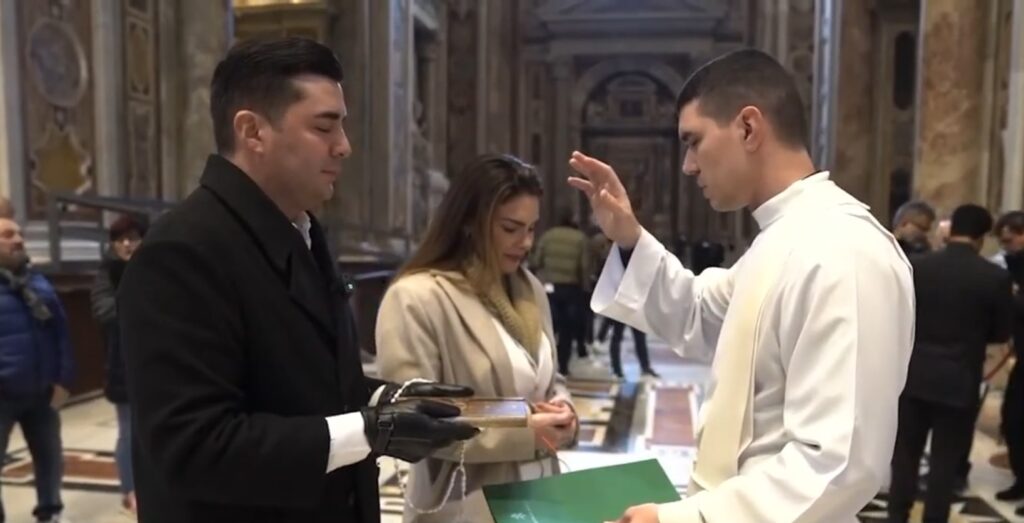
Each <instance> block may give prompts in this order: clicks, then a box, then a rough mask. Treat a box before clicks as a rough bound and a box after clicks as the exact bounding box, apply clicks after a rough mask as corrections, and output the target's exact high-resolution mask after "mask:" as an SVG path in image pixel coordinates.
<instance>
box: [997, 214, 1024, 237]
mask: <svg viewBox="0 0 1024 523" xmlns="http://www.w3.org/2000/svg"><path fill="white" fill-rule="evenodd" d="M1003 229H1010V232H1012V233H1014V234H1024V211H1010V212H1008V213H1006V214H1004V215H1002V216H1000V217H999V220H997V221H996V227H995V233H996V234H1001V233H1002V232H1003Z"/></svg>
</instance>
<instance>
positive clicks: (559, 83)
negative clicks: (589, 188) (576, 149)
mask: <svg viewBox="0 0 1024 523" xmlns="http://www.w3.org/2000/svg"><path fill="white" fill-rule="evenodd" d="M572 72H573V71H572V59H571V58H568V57H562V58H558V59H556V61H555V62H554V63H553V64H551V76H552V78H554V80H555V110H554V113H555V118H554V121H555V125H554V127H553V130H554V134H553V135H552V137H551V138H552V141H553V149H554V154H553V156H554V161H553V169H552V171H551V172H550V173H548V176H545V177H544V183H545V185H546V187H545V188H544V191H545V193H546V194H547V195H548V196H547V200H548V201H547V205H546V207H547V209H548V211H547V212H548V214H549V216H552V217H553V213H554V212H555V210H556V209H559V208H561V207H562V206H564V205H567V204H569V202H570V201H571V195H570V194H569V189H568V186H567V185H566V183H565V178H566V176H567V175H568V169H569V167H568V162H569V155H570V154H572V150H571V147H572V146H571V143H572V138H573V137H572V136H570V133H572V132H573V131H572V129H578V124H577V122H576V120H577V119H578V116H579V115H574V114H572V103H571V101H572V88H573V85H572V84H573V78H572V76H573V74H572Z"/></svg>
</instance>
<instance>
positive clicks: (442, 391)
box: [377, 383, 473, 405]
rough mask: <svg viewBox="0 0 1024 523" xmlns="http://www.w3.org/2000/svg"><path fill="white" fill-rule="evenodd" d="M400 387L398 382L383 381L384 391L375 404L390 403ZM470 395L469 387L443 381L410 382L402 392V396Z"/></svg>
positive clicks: (459, 396) (462, 396) (440, 396)
mask: <svg viewBox="0 0 1024 523" xmlns="http://www.w3.org/2000/svg"><path fill="white" fill-rule="evenodd" d="M401 388H402V385H401V384H398V383H385V384H384V392H382V393H381V395H380V398H379V399H378V400H377V404H378V405H385V404H387V403H391V402H392V401H393V400H394V399H395V395H396V394H398V391H399V390H401ZM472 395H473V389H471V388H469V387H463V386H462V385H448V384H445V383H411V384H409V386H408V387H406V388H405V391H403V392H402V397H403V398H468V397H470V396H472Z"/></svg>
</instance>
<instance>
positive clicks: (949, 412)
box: [888, 204, 1012, 523]
mask: <svg viewBox="0 0 1024 523" xmlns="http://www.w3.org/2000/svg"><path fill="white" fill-rule="evenodd" d="M991 230H992V216H991V215H990V214H989V212H988V211H987V210H985V209H984V208H983V207H979V206H977V205H970V204H969V205H961V206H960V207H958V208H957V209H956V210H955V211H953V217H952V220H951V224H950V236H949V241H948V243H947V245H946V248H945V249H943V250H941V251H937V252H933V253H928V254H920V255H916V256H913V257H911V263H912V264H913V268H914V293H915V295H916V298H917V300H916V301H917V322H916V334H915V338H914V350H913V352H912V353H911V357H910V368H909V370H908V373H907V382H906V386H905V387H904V389H903V394H902V395H901V396H900V403H899V424H898V429H897V433H896V446H895V450H894V453H893V459H892V485H891V486H890V488H889V507H888V511H889V522H890V523H905V522H906V521H907V517H908V515H909V512H910V508H911V505H912V504H913V502H914V499H915V498H916V496H917V481H918V472H919V467H920V463H921V455H922V453H923V451H924V447H925V442H926V441H927V439H928V434H929V432H930V433H931V455H930V465H931V466H930V468H929V472H928V488H927V494H926V498H925V509H924V519H923V521H924V523H937V522H943V523H944V522H945V521H947V520H948V518H949V511H950V505H951V503H952V501H953V494H954V488H955V484H956V479H957V471H958V469H959V468H960V466H961V464H962V462H963V457H964V456H965V455H966V453H967V451H968V449H969V448H970V445H971V441H972V439H973V435H974V424H975V418H976V416H977V412H978V411H977V409H978V402H979V400H980V397H979V396H980V394H979V392H980V387H981V381H982V366H983V364H984V362H985V349H986V346H987V345H988V344H989V343H1002V342H1005V341H1006V340H1007V339H1008V338H1009V336H1010V319H1011V310H1012V309H1011V304H1012V299H1011V284H1010V275H1009V274H1008V273H1007V272H1006V271H1005V270H1003V269H1000V268H999V267H997V266H996V265H994V264H992V263H989V262H988V261H986V260H985V259H984V258H982V257H981V256H980V255H979V251H980V250H981V244H982V242H983V241H984V238H985V235H987V234H988V233H989V232H990V231H991Z"/></svg>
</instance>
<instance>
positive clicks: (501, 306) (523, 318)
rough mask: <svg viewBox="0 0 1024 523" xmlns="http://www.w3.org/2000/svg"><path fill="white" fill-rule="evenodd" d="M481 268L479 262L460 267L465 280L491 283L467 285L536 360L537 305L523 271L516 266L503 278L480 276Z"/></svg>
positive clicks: (537, 345) (538, 348)
mask: <svg viewBox="0 0 1024 523" xmlns="http://www.w3.org/2000/svg"><path fill="white" fill-rule="evenodd" d="M482 270H484V269H483V266H482V265H480V264H479V263H470V264H469V265H467V267H466V268H465V269H464V271H465V275H466V279H467V280H468V281H469V282H481V281H491V282H493V283H490V284H487V288H477V287H476V285H477V284H476V283H470V284H471V285H473V290H474V292H476V295H477V297H479V298H480V301H481V302H483V304H484V307H486V308H487V310H489V311H490V312H491V314H494V316H495V317H496V318H498V321H500V322H501V324H502V325H503V326H504V327H505V330H507V331H508V333H509V335H511V336H512V338H513V339H515V340H516V341H518V342H519V343H520V344H522V346H523V348H525V349H526V352H528V353H529V354H530V356H532V357H533V359H534V361H536V359H537V352H538V351H539V350H540V340H541V336H542V333H541V326H540V308H539V307H538V305H537V298H536V295H535V294H534V292H533V286H532V285H531V284H530V280H528V279H527V278H526V273H525V272H523V270H522V269H520V270H518V271H516V273H515V274H512V275H510V276H507V277H504V278H483V277H481V274H480V272H481V271H482ZM506 283H507V287H506Z"/></svg>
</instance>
